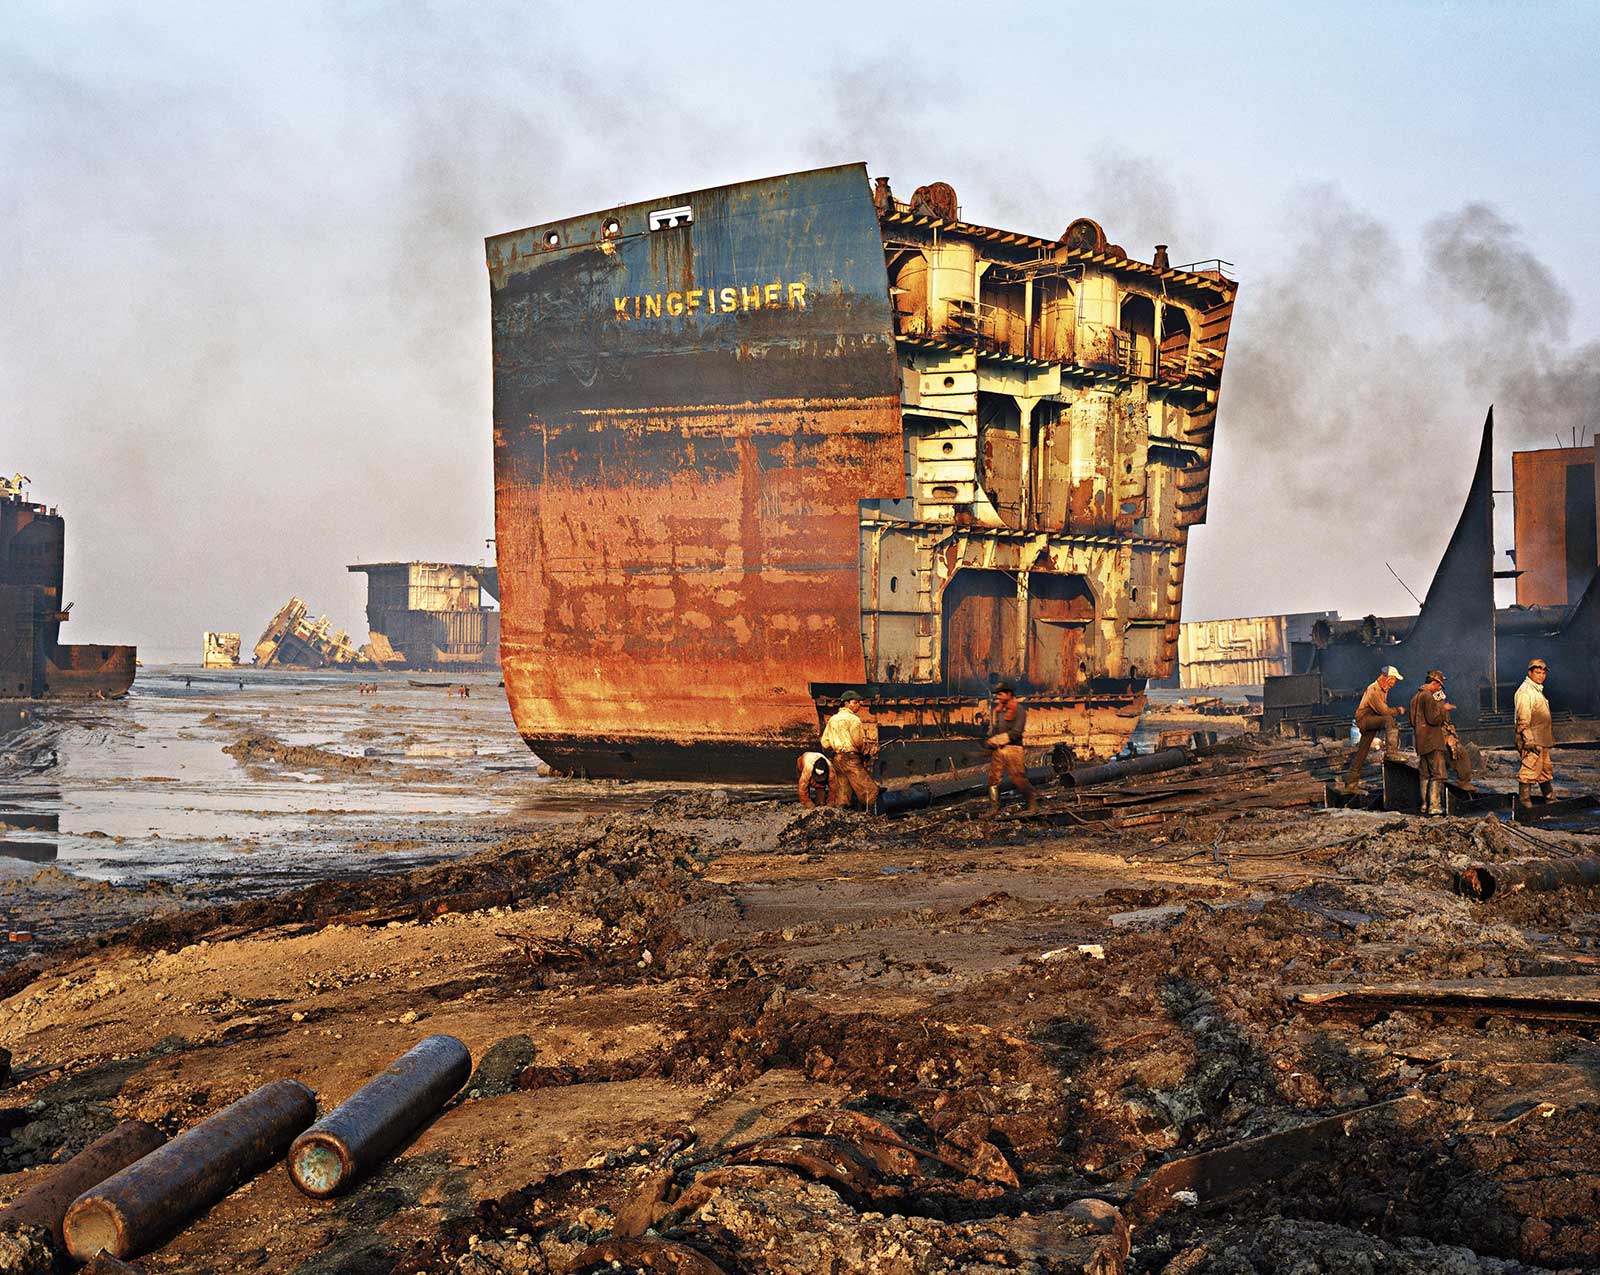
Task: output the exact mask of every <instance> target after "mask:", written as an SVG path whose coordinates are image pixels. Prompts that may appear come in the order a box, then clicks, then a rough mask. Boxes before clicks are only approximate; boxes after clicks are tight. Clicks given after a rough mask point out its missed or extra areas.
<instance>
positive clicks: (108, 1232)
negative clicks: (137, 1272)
mask: <svg viewBox="0 0 1600 1275" xmlns="http://www.w3.org/2000/svg"><path fill="white" fill-rule="evenodd" d="M316 1117H317V1096H316V1094H314V1093H312V1092H311V1090H310V1089H307V1088H306V1087H305V1086H304V1085H302V1084H301V1083H300V1082H299V1081H298V1080H274V1081H271V1082H270V1083H268V1084H265V1085H262V1086H261V1088H259V1089H257V1090H256V1091H255V1092H254V1093H250V1094H246V1095H245V1096H244V1097H243V1098H241V1099H239V1101H238V1102H236V1103H234V1104H233V1105H232V1106H230V1107H224V1108H223V1109H222V1110H221V1111H219V1112H217V1114H216V1115H214V1116H211V1117H209V1118H208V1119H205V1120H202V1121H201V1122H200V1123H199V1124H197V1125H195V1127H194V1128H193V1129H189V1130H186V1131H185V1132H183V1133H181V1134H179V1135H178V1136H177V1137H176V1138H174V1139H173V1140H172V1141H171V1142H169V1143H167V1144H166V1145H165V1146H161V1147H157V1148H156V1149H155V1150H154V1151H152V1152H150V1154H149V1155H147V1156H145V1157H144V1158H143V1159H142V1160H139V1161H137V1162H136V1163H134V1164H131V1165H129V1166H128V1167H127V1168H126V1169H123V1170H122V1171H121V1172H120V1173H116V1174H113V1175H112V1176H111V1177H109V1178H107V1179H106V1180H105V1181H104V1182H102V1183H101V1184H100V1185H99V1186H97V1187H95V1188H94V1189H93V1190H91V1191H87V1192H85V1193H84V1194H83V1195H80V1196H79V1197H78V1198H77V1199H76V1200H75V1201H73V1204H72V1207H71V1208H70V1209H68V1210H67V1217H66V1222H65V1224H64V1226H63V1228H62V1229H63V1230H64V1231H65V1235H66V1241H67V1251H68V1252H70V1253H71V1254H72V1256H73V1257H75V1258H77V1259H78V1260H79V1261H80V1262H86V1261H88V1260H89V1259H90V1258H91V1257H93V1256H94V1255H95V1254H96V1253H99V1252H102V1251H104V1252H107V1253H110V1254H111V1255H112V1256H113V1257H130V1256H132V1255H133V1254H135V1253H138V1252H142V1251H143V1250H144V1249H146V1248H148V1247H149V1246H150V1245H151V1244H152V1243H154V1242H155V1241H156V1240H158V1239H160V1238H161V1237H162V1236H164V1235H166V1234H167V1233H168V1232H169V1231H171V1230H173V1229H174V1228H175V1227H176V1226H177V1225H178V1223H180V1222H182V1221H183V1220H184V1219H185V1218H187V1217H189V1216H191V1215H192V1214H195V1213H198V1212H199V1211H200V1210H201V1209H204V1208H207V1207H209V1206H210V1205H212V1204H215V1203H216V1202H217V1201H218V1200H220V1199H221V1198H222V1197H223V1196H225V1195H227V1194H228V1192H229V1191H231V1190H233V1188H234V1187H235V1186H237V1185H238V1184H239V1183H240V1182H242V1181H243V1180H244V1179H245V1178H247V1177H249V1176H250V1175H251V1174H252V1173H254V1172H255V1171H256V1170H258V1169H261V1168H262V1167H264V1166H265V1165H267V1164H269V1163H271V1162H272V1161H273V1160H276V1159H277V1158H278V1157H279V1156H281V1155H282V1154H283V1151H284V1148H285V1147H287V1146H288V1145H289V1143H290V1142H292V1141H293V1140H294V1136H295V1134H297V1133H299V1132H300V1131H301V1130H302V1129H304V1128H305V1127H306V1126H307V1125H308V1124H310V1123H311V1122H312V1121H313V1120H315V1119H316Z"/></svg>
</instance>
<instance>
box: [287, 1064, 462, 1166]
mask: <svg viewBox="0 0 1600 1275" xmlns="http://www.w3.org/2000/svg"><path fill="white" fill-rule="evenodd" d="M471 1074H472V1055H471V1054H470V1053H469V1052H468V1051H467V1047H466V1046H465V1045H463V1044H462V1043H461V1042H460V1041H459V1040H457V1039H456V1038H455V1037H454V1036H429V1037H428V1038H427V1039H426V1040H424V1041H422V1042H421V1043H420V1044H419V1045H417V1047H416V1048H415V1049H412V1050H410V1051H409V1052H408V1053H405V1054H402V1055H401V1056H400V1057H399V1058H398V1059H396V1060H395V1061H394V1062H393V1063H392V1064H390V1066H389V1067H388V1069H387V1070H385V1071H384V1072H383V1073H382V1074H380V1075H378V1076H375V1077H374V1078H373V1079H371V1080H369V1081H368V1082H367V1083H366V1084H365V1085H363V1086H362V1087H361V1088H360V1089H358V1090H356V1092H355V1093H353V1094H351V1095H350V1096H349V1097H348V1098H346V1099H345V1100H344V1102H342V1103H341V1104H340V1105H339V1106H338V1107H336V1108H335V1109H334V1110H333V1111H330V1112H329V1113H328V1114H327V1115H325V1116H323V1117H322V1119H321V1120H319V1121H317V1123H316V1124H314V1125H312V1126H311V1128H309V1129H307V1130H306V1131H305V1132H304V1133H302V1134H301V1135H300V1136H299V1137H298V1138H296V1139H295V1141H294V1146H293V1147H291V1148H290V1149H289V1176H290V1177H291V1178H293V1179H294V1184H295V1185H296V1186H297V1187H299V1188H300V1189H301V1190H302V1191H304V1192H305V1193H306V1194H307V1195H311V1196H316V1197H318V1198H323V1197H326V1196H330V1195H337V1194H338V1193H339V1192H340V1191H343V1190H345V1189H347V1188H348V1187H349V1186H350V1184H351V1183H352V1182H354V1181H355V1180H356V1179H357V1178H358V1177H360V1176H361V1175H362V1174H364V1173H368V1172H370V1171H371V1170H372V1168H373V1167H374V1166H375V1165H377V1164H380V1163H381V1162H382V1161H383V1158H384V1157H385V1156H386V1155H388V1154H389V1152H391V1151H393V1150H394V1149H395V1148H396V1147H397V1146H399V1145H400V1144H401V1143H402V1142H404V1141H405V1140H406V1138H407V1137H409V1136H410V1135H411V1134H413V1133H415V1132H416V1131H417V1130H418V1129H419V1128H421V1127H422V1125H424V1124H425V1123H426V1122H427V1121H429V1120H431V1119H432V1118H433V1116H434V1115H435V1114H436V1113H437V1112H438V1110H439V1108H440V1107H442V1106H444V1104H445V1103H446V1102H448V1101H449V1100H450V1099H451V1098H452V1097H453V1096H454V1095H455V1094H456V1093H458V1092H459V1091H460V1089H461V1086H462V1085H464V1084H466V1083H467V1077H468V1076H469V1075H471Z"/></svg>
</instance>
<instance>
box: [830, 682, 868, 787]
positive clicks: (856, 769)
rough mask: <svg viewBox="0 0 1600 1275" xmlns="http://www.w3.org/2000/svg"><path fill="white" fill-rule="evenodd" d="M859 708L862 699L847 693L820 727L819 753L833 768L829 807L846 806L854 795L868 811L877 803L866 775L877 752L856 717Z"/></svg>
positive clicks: (852, 692) (850, 692) (864, 727)
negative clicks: (820, 746)
mask: <svg viewBox="0 0 1600 1275" xmlns="http://www.w3.org/2000/svg"><path fill="white" fill-rule="evenodd" d="M860 707H861V696H860V695H858V694H857V693H856V692H855V691H846V692H845V693H844V696H843V698H842V699H841V700H840V702H839V711H838V712H837V713H835V714H834V715H833V716H832V717H830V718H829V719H828V724H827V725H826V726H824V727H823V728H822V751H823V752H824V753H826V754H827V755H828V758H829V760H830V761H831V763H832V769H833V774H832V776H831V777H830V782H829V785H828V804H829V805H830V806H848V805H849V804H850V798H851V796H852V795H853V796H854V797H855V798H856V800H857V801H859V802H860V803H861V804H862V805H863V806H865V807H866V808H867V809H868V810H871V809H872V807H873V803H874V802H876V801H877V800H878V785H877V783H876V782H875V781H874V780H873V778H872V776H871V775H870V774H868V773H867V765H868V762H869V761H870V760H871V758H872V754H873V752H874V751H876V750H875V749H874V748H873V745H872V741H871V739H870V738H869V737H868V735H867V728H866V726H865V725H863V724H862V721H861V719H860V718H859V717H857V716H856V709H858V708H860Z"/></svg>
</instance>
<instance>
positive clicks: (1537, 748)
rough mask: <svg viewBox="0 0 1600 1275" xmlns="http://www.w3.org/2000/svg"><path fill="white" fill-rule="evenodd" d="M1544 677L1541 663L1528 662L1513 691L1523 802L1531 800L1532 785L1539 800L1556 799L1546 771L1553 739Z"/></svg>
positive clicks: (1519, 787)
mask: <svg viewBox="0 0 1600 1275" xmlns="http://www.w3.org/2000/svg"><path fill="white" fill-rule="evenodd" d="M1548 676H1549V670H1548V669H1547V668H1546V667H1545V663H1544V661H1543V660H1530V661H1529V662H1528V676H1527V677H1526V678H1524V679H1523V682H1522V685H1521V686H1519V687H1517V699H1516V710H1517V711H1516V728H1517V752H1518V753H1519V754H1521V756H1522V769H1521V770H1519V771H1518V772H1517V796H1518V797H1519V798H1520V799H1521V800H1523V801H1532V800H1533V786H1534V785H1535V784H1538V785H1539V796H1540V799H1541V800H1543V801H1549V800H1550V799H1551V798H1552V797H1554V796H1555V795H1556V786H1555V775H1554V773H1553V772H1552V771H1551V769H1550V750H1551V749H1552V748H1554V747H1555V744H1556V739H1555V735H1554V734H1553V733H1552V728H1551V725H1550V701H1549V700H1547V699H1546V698H1545V695H1544V679H1545V678H1546V677H1548Z"/></svg>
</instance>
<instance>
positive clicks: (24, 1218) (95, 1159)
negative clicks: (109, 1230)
mask: <svg viewBox="0 0 1600 1275" xmlns="http://www.w3.org/2000/svg"><path fill="white" fill-rule="evenodd" d="M166 1140H167V1135H166V1134H164V1133H162V1132H161V1130H160V1129H157V1128H156V1127H155V1126H154V1125H153V1124H146V1123H145V1122H144V1121H143V1120H124V1121H123V1122H122V1123H121V1124H119V1125H118V1126H117V1127H116V1128H115V1129H113V1130H111V1131H110V1132H109V1133H103V1134H101V1135H100V1136H99V1137H98V1138H96V1139H95V1140H94V1141H93V1142H91V1143H90V1144H89V1145H88V1146H86V1147H85V1148H84V1149H83V1150H82V1151H80V1152H78V1154H77V1155H75V1156H73V1157H72V1159H70V1160H68V1161H67V1162H66V1163H65V1164H63V1165H62V1166H61V1167H60V1168H58V1169H56V1171H55V1172H54V1173H51V1174H49V1175H48V1176H47V1177H45V1178H44V1179H43V1180H42V1181H41V1182H40V1183H39V1184H38V1185H37V1186H34V1187H30V1188H29V1189H28V1190H26V1191H24V1192H23V1193H22V1194H21V1195H19V1196H18V1197H17V1198H16V1199H14V1200H13V1201H11V1203H10V1204H8V1205H6V1207H5V1208H3V1209H0V1230H6V1229H7V1228H9V1227H13V1226H43V1227H48V1228H49V1230H50V1231H51V1233H52V1234H53V1235H54V1236H55V1237H56V1242H57V1243H60V1242H61V1222H62V1219H63V1218H65V1217H66V1215H67V1209H68V1208H69V1207H70V1206H71V1204H72V1202H73V1201H74V1200H76V1199H77V1198H78V1197H79V1196H80V1195H82V1194H83V1193H84V1192H85V1191H87V1190H89V1189H90V1188H91V1187H96V1186H99V1185H100V1183H102V1182H104V1181H105V1180H106V1179H107V1178H109V1177H110V1176H111V1175H112V1174H113V1173H115V1172H117V1171H118V1170H119V1169H125V1168H127V1167H128V1166H129V1165H130V1164H132V1163H133V1162H134V1161H135V1160H138V1159H141V1158H142V1157H144V1156H147V1155H149V1154H150V1153H151V1152H152V1151H154V1150H155V1149H156V1148H157V1147H159V1146H160V1145H161V1144H162V1143H163V1142H165V1141H166Z"/></svg>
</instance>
